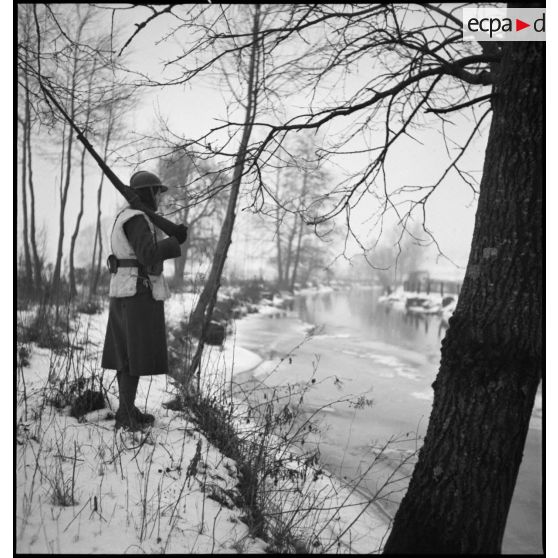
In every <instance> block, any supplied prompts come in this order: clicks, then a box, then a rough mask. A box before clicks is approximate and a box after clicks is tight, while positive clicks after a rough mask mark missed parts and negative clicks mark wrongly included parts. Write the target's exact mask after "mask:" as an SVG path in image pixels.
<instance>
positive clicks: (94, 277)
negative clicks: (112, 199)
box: [89, 141, 108, 300]
mask: <svg viewBox="0 0 558 558" xmlns="http://www.w3.org/2000/svg"><path fill="white" fill-rule="evenodd" d="M105 145H106V146H108V141H107V143H106V144H105ZM106 146H105V157H106V154H107V151H108V149H107V148H106ZM105 160H106V159H105ZM104 179H105V175H104V173H101V180H100V181H99V187H98V188H97V220H96V222H95V239H94V244H93V254H92V256H91V266H90V278H89V299H90V300H91V298H92V297H93V296H94V295H95V294H96V293H97V286H98V285H99V277H100V275H101V259H102V252H103V235H102V231H101V199H102V194H103V181H104Z"/></svg>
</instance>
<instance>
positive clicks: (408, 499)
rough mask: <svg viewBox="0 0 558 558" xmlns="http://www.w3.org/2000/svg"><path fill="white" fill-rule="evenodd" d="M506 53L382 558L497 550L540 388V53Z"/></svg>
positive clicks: (533, 47) (511, 48) (513, 46)
mask: <svg viewBox="0 0 558 558" xmlns="http://www.w3.org/2000/svg"><path fill="white" fill-rule="evenodd" d="M502 51H503V52H502V60H501V62H500V64H499V65H498V66H497V67H496V71H495V76H496V77H495V84H494V93H493V95H492V108H493V116H492V124H491V128H490V133H489V137H488V144H487V148H486V156H485V161H484V170H483V177H482V182H481V186H480V196H479V203H478V209H477V214H476V220H475V230H474V233H473V241H472V245H471V254H470V256H469V263H468V265H467V272H466V275H465V280H464V282H463V288H462V291H461V295H460V297H459V302H458V305H457V308H456V310H455V313H454V315H453V316H452V318H450V320H449V324H450V327H449V329H448V331H447V333H446V337H445V339H444V341H443V344H442V359H441V363H440V370H439V372H438V376H437V378H436V381H435V382H434V385H433V387H434V403H433V408H432V412H431V415H430V421H429V424H428V431H427V434H426V437H425V439H424V445H423V447H422V449H421V451H420V454H419V460H418V463H417V465H416V467H415V470H414V473H413V477H412V479H411V482H410V484H409V488H408V490H407V494H406V495H405V497H404V499H403V501H402V502H401V505H400V507H399V510H398V512H397V514H396V516H395V520H394V524H393V529H392V531H391V534H390V536H389V539H388V541H387V543H386V546H385V552H386V553H397V554H406V553H427V554H438V553H443V554H479V553H480V554H498V553H500V552H501V545H502V538H503V535H504V530H505V526H506V520H507V516H508V511H509V507H510V504H511V500H512V496H513V492H514V487H515V483H516V479H517V474H518V471H519V466H520V464H521V459H522V456H523V449H524V445H525V439H526V436H527V432H528V430H529V421H530V418H531V413H532V409H533V404H534V399H535V395H536V391H537V388H538V385H539V382H540V379H541V372H542V358H541V356H542V354H541V353H542V346H541V345H542V302H543V293H542V277H543V275H542V271H543V270H542V267H543V253H542V231H543V227H542V225H543V220H542V219H543V213H542V198H543V165H542V156H543V138H544V120H543V110H544V87H543V80H542V76H543V75H544V56H543V53H544V45H543V44H542V43H537V42H531V43H529V42H508V43H502ZM488 426H490V430H488Z"/></svg>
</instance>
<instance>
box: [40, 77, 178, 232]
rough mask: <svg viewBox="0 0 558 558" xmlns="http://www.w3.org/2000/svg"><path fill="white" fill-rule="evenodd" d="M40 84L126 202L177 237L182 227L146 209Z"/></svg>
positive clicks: (42, 86) (164, 230) (163, 229)
mask: <svg viewBox="0 0 558 558" xmlns="http://www.w3.org/2000/svg"><path fill="white" fill-rule="evenodd" d="M39 84H40V86H41V89H42V90H43V92H44V94H45V95H46V96H47V97H48V98H49V99H50V100H51V101H52V103H53V104H54V106H55V107H56V108H57V109H58V110H59V111H60V113H61V114H62V116H64V118H65V119H66V120H67V121H68V123H69V124H70V126H71V127H72V128H73V129H74V130H75V132H76V134H77V138H78V140H79V141H81V143H82V144H83V145H84V147H85V148H86V149H87V151H89V153H90V155H91V156H92V157H93V159H95V161H97V164H98V165H99V167H101V170H102V171H103V172H104V173H105V176H106V177H107V178H108V179H109V180H110V181H111V182H112V184H113V186H114V187H115V188H116V189H117V190H118V191H119V192H120V193H121V194H122V195H123V196H124V198H125V199H126V201H127V202H128V203H129V204H130V205H132V206H133V207H134V208H136V209H139V210H140V211H143V212H144V213H145V214H146V215H148V216H149V218H150V219H151V222H152V223H153V224H154V225H155V226H156V227H158V228H159V229H161V230H162V231H163V232H164V233H165V234H167V235H169V236H176V235H177V234H180V233H179V230H180V229H182V227H181V226H180V225H177V224H175V223H173V222H172V221H169V220H168V219H165V217H163V216H162V215H159V214H158V213H155V211H153V210H151V209H149V208H148V207H146V206H145V205H144V204H143V203H142V202H141V200H140V198H139V196H138V195H137V194H136V192H134V190H132V188H130V187H129V186H126V185H125V184H124V183H123V182H122V181H121V180H120V179H119V178H118V176H116V174H114V172H113V171H112V170H111V169H110V168H109V166H108V165H107V164H106V163H105V161H103V159H102V158H101V156H100V155H99V154H98V153H97V152H96V151H95V148H94V147H93V146H92V145H91V144H90V143H89V140H88V139H87V138H86V137H85V136H84V134H83V132H82V131H81V130H80V129H79V128H78V126H77V124H76V123H75V122H74V121H73V120H72V119H71V118H70V116H69V115H68V113H67V112H66V111H65V110H64V108H63V107H62V105H61V104H60V103H59V102H58V101H57V100H56V98H55V97H54V95H53V94H52V93H51V92H50V91H49V90H48V89H47V88H46V87H45V86H44V85H43V83H42V81H41V80H39Z"/></svg>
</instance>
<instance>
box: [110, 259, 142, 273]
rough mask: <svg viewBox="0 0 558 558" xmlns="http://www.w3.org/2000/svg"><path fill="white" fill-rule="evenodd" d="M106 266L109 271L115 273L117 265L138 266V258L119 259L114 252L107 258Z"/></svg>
mask: <svg viewBox="0 0 558 558" xmlns="http://www.w3.org/2000/svg"><path fill="white" fill-rule="evenodd" d="M107 267H108V270H109V271H110V273H116V272H117V271H118V268H119V267H138V268H139V267H140V263H139V262H138V260H132V259H121V260H119V259H118V258H117V257H116V256H115V255H114V254H111V255H110V256H109V257H108V258H107Z"/></svg>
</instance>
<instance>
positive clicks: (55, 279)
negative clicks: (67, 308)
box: [52, 47, 77, 298]
mask: <svg viewBox="0 0 558 558" xmlns="http://www.w3.org/2000/svg"><path fill="white" fill-rule="evenodd" d="M75 52H76V49H75V47H74V66H73V71H72V86H71V89H70V97H71V101H70V110H69V115H70V118H71V119H72V120H73V119H74V118H75V101H74V94H75V86H76V74H77V58H76V56H77V55H76V53H75ZM73 138H74V134H73V130H72V128H70V130H69V136H68V145H67V151H66V169H65V171H64V173H65V174H64V185H63V186H61V188H60V217H59V220H58V223H59V225H58V226H59V232H58V247H57V249H56V262H55V265H54V271H53V274H52V292H53V294H54V295H55V296H56V297H57V298H58V289H59V287H60V276H61V270H62V247H63V243H64V212H65V210H66V202H67V200H68V190H69V189H70V180H71V173H72V145H73Z"/></svg>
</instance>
